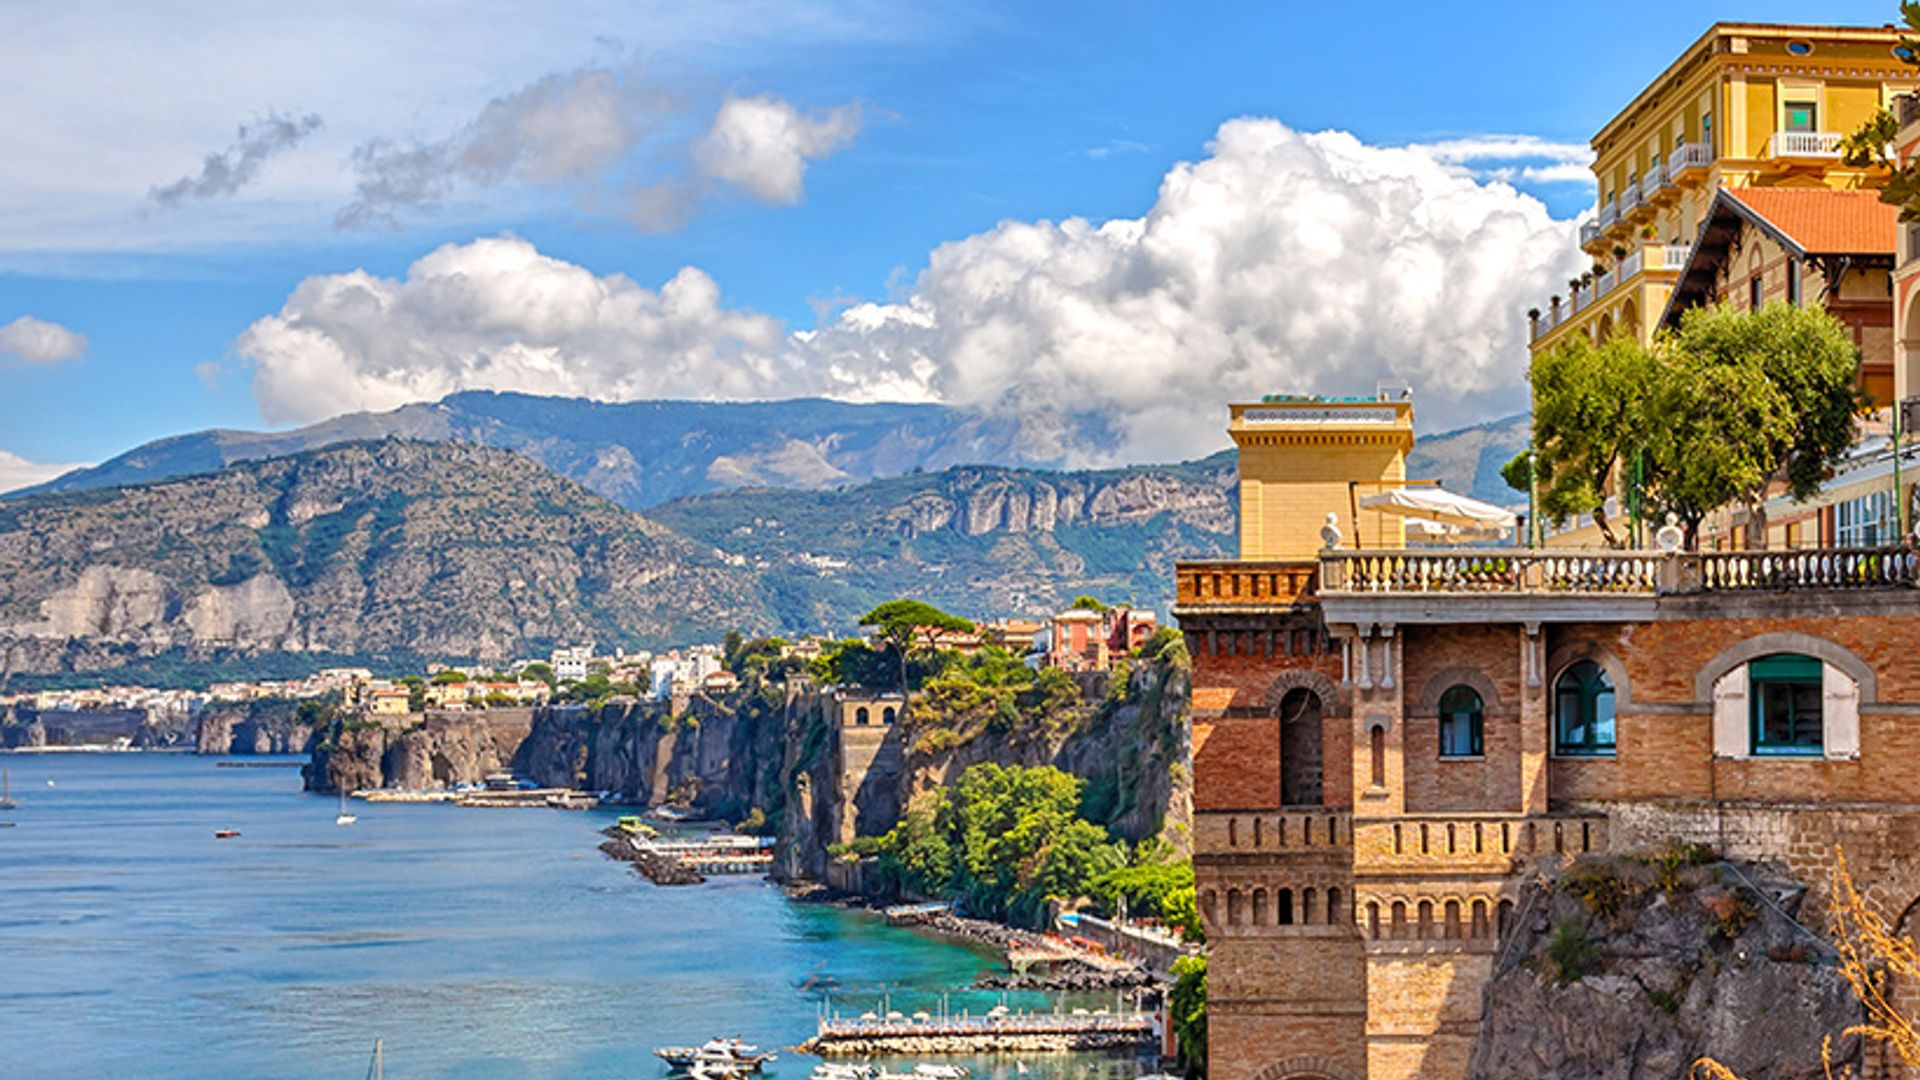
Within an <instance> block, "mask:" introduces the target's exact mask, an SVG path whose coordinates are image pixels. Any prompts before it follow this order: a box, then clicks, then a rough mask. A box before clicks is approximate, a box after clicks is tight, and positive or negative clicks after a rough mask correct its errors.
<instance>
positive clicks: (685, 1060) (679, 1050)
mask: <svg viewBox="0 0 1920 1080" xmlns="http://www.w3.org/2000/svg"><path fill="white" fill-rule="evenodd" d="M653 1054H654V1056H655V1057H657V1058H659V1059H660V1060H662V1061H664V1062H666V1063H667V1064H668V1065H669V1066H671V1067H672V1068H675V1069H683V1070H686V1071H687V1073H688V1074H689V1075H694V1076H696V1080H719V1078H723V1077H732V1076H740V1075H744V1074H746V1073H750V1072H759V1071H760V1066H762V1065H765V1064H766V1063H767V1062H769V1061H772V1060H773V1059H774V1055H772V1054H763V1053H761V1052H760V1048H759V1047H757V1046H749V1045H748V1044H746V1043H744V1042H741V1041H740V1040H739V1039H708V1040H707V1041H706V1042H704V1043H701V1044H700V1045H699V1046H662V1047H660V1048H658V1049H656V1050H655V1051H654V1052H653Z"/></svg>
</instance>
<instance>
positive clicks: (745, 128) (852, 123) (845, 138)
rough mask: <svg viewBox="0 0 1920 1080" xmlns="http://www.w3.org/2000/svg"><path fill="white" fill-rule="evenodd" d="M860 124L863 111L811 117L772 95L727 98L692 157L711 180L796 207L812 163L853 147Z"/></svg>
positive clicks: (853, 108) (847, 108) (842, 110)
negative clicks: (851, 145)
mask: <svg viewBox="0 0 1920 1080" xmlns="http://www.w3.org/2000/svg"><path fill="white" fill-rule="evenodd" d="M860 122H861V117H860V107H859V106H858V105H842V106H840V107H839V108H837V109H830V110H828V111H826V112H823V113H819V114H816V115H812V116H809V115H807V114H805V113H802V112H801V111H800V110H799V109H796V108H794V107H793V106H792V105H790V104H788V103H787V102H785V101H782V100H780V99H779V98H777V97H773V96H772V95H768V94H762V95H760V96H758V97H748V98H728V99H727V100H726V101H725V102H723V103H722V104H721V106H720V111H719V113H718V114H716V115H715V116H714V118H713V127H712V128H711V129H709V130H708V132H707V133H706V135H705V136H704V137H702V138H701V140H700V142H699V145H697V146H696V147H694V152H693V156H694V160H695V161H696V162H697V163H698V164H699V166H700V171H701V172H704V173H705V174H707V175H708V176H711V177H713V178H715V179H717V180H724V181H726V182H727V183H729V184H732V185H733V186H735V187H737V188H739V189H740V190H742V191H744V192H746V193H747V194H749V195H752V196H753V197H754V198H756V199H759V200H761V201H762V202H770V203H785V204H788V205H791V204H793V203H797V202H799V201H800V195H801V185H802V184H803V182H804V181H805V180H806V176H807V162H809V161H814V160H817V159H819V158H823V157H826V156H827V155H829V154H831V153H833V152H834V151H836V150H839V149H840V148H842V147H844V146H846V145H847V144H848V143H850V142H852V141H853V138H854V136H855V135H858V134H859V133H860Z"/></svg>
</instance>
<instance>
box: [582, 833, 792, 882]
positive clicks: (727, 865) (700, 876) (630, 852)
mask: <svg viewBox="0 0 1920 1080" xmlns="http://www.w3.org/2000/svg"><path fill="white" fill-rule="evenodd" d="M605 835H607V836H608V837H609V841H608V842H607V843H605V844H602V845H601V850H602V851H605V852H606V853H607V854H608V855H611V856H613V857H614V858H616V859H626V860H628V861H630V862H632V863H634V864H635V865H636V866H638V867H639V868H640V872H641V873H643V874H645V875H647V877H649V878H651V879H652V880H653V882H654V884H656V885H697V884H699V883H700V882H702V881H705V880H706V878H707V877H708V876H709V875H717V874H765V873H767V872H768V871H769V870H771V869H773V839H772V838H771V837H761V836H732V835H722V836H710V837H704V838H702V839H697V840H661V839H656V838H654V837H650V836H646V835H643V834H640V833H636V832H630V831H627V830H624V829H621V828H619V827H618V826H615V827H614V828H612V829H608V830H605Z"/></svg>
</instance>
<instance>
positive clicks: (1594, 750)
mask: <svg viewBox="0 0 1920 1080" xmlns="http://www.w3.org/2000/svg"><path fill="white" fill-rule="evenodd" d="M1553 749H1554V752H1555V753H1557V754H1564V755H1569V756H1587V757H1611V756H1612V755H1613V682H1612V681H1611V680H1609V679H1608V678H1607V673H1606V671H1605V670H1604V669H1602V668H1601V667H1600V665H1599V664H1596V663H1594V662H1593V661H1591V660H1582V661H1580V662H1579V663H1577V664H1574V665H1573V666H1571V667H1569V668H1567V670H1565V671H1563V672H1561V673H1560V678H1559V679H1558V680H1556V681H1555V682H1554V684H1553Z"/></svg>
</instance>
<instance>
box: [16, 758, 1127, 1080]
mask: <svg viewBox="0 0 1920 1080" xmlns="http://www.w3.org/2000/svg"><path fill="white" fill-rule="evenodd" d="M293 760H294V759H273V758H235V759H220V758H210V757H197V756H193V755H187V754H173V753H137V752H136V753H65V754H6V755H0V762H4V763H5V765H6V766H7V770H8V772H9V774H10V778H11V784H12V791H13V795H14V798H15V799H16V801H17V802H18V804H19V806H18V809H16V810H14V811H12V812H0V822H6V821H10V822H12V823H13V825H12V826H11V827H0V1077H8V1078H13V1077H25V1078H42V1077H45V1078H63V1077H73V1078H86V1080H101V1078H105V1077H140V1078H145V1077H181V1078H189V1077H191V1078H194V1080H219V1078H229V1077H231V1078H248V1080H255V1078H277V1077H289V1078H291V1077H301V1078H306V1077H338V1078H359V1077H364V1076H368V1075H369V1065H370V1063H371V1060H372V1053H373V1047H374V1042H375V1040H376V1039H378V1040H380V1041H381V1045H382V1048H383V1052H382V1058H383V1071H384V1075H385V1076H386V1077H388V1078H392V1080H411V1078H420V1077H460V1078H479V1080H485V1078H496V1077H497V1078H514V1080H521V1078H526V1080H533V1078H548V1077H552V1078H566V1080H598V1078H650V1080H658V1078H662V1077H664V1076H665V1075H666V1071H665V1068H664V1067H663V1065H662V1064H661V1063H660V1062H659V1060H658V1059H656V1058H655V1057H654V1055H653V1050H654V1048H655V1047H658V1046H661V1045H669V1044H692V1043H698V1042H701V1041H704V1040H706V1039H708V1038H711V1037H715V1036H729V1037H731V1036H738V1037H740V1038H743V1039H745V1040H746V1041H748V1042H750V1043H755V1044H758V1045H759V1046H761V1047H762V1048H764V1049H772V1050H775V1051H777V1052H778V1053H779V1054H780V1057H779V1059H778V1060H777V1061H776V1062H774V1063H773V1064H772V1065H770V1066H769V1067H768V1073H769V1075H772V1076H774V1077H785V1078H803V1077H805V1076H807V1074H808V1073H809V1072H810V1070H811V1068H812V1066H813V1065H814V1064H815V1062H816V1059H812V1058H806V1057H802V1056H800V1055H798V1054H795V1053H793V1052H791V1051H790V1050H788V1049H787V1048H788V1047H790V1046H792V1045H793V1044H796V1043H798V1042H800V1041H801V1040H802V1039H804V1038H806V1037H807V1036H809V1035H811V1034H812V1033H813V1031H814V1029H815V1025H816V1023H817V1020H818V1017H819V1016H820V1015H821V1014H822V1011H823V1010H826V1011H835V1012H838V1013H840V1014H842V1015H859V1014H860V1013H863V1012H866V1011H869V1010H873V1011H879V1010H882V1009H885V1008H891V1009H893V1010H896V1011H900V1012H903V1013H906V1014H908V1015H911V1014H912V1013H914V1012H917V1011H922V1010H925V1011H927V1012H932V1013H937V1012H938V1011H939V1010H941V1009H943V1008H945V1009H950V1010H952V1011H954V1012H959V1011H961V1010H968V1011H972V1012H975V1013H979V1012H982V1011H985V1010H987V1009H989V1008H992V1007H993V1006H994V1005H996V1004H1001V1003H1005V1004H1007V1005H1008V1006H1009V1007H1011V1008H1015V1009H1023V1008H1024V1009H1046V1008H1052V1007H1065V1008H1071V1007H1075V1006H1079V1007H1089V1006H1090V1005H1093V1004H1094V1003H1091V1002H1087V1001H1084V1000H1083V1001H1067V1002H1064V1003H1061V1002H1056V1001H1054V1000H1052V999H1050V998H1048V997H1047V996H1045V995H1041V994H1037V993H1016V994H1008V995H1003V994H1000V993H997V992H988V991H975V990H971V989H969V988H968V987H969V984H970V983H971V982H972V981H973V979H974V978H975V976H976V975H977V974H978V973H980V972H981V971H983V970H986V969H990V968H993V967H995V966H996V965H997V964H998V963H999V957H998V956H997V955H996V954H994V953H993V952H992V951H990V950H987V949H984V948H980V947H976V946H974V945H971V944H968V943H964V942H956V941H953V940H949V939H944V938H938V937H934V936H931V935H928V934H925V933H922V932H920V931H916V930H910V929H901V928H896V927H890V926H887V925H886V924H885V922H884V921H883V920H881V919H880V918H879V917H877V916H875V915H873V914H870V913H865V912H852V911H845V910H841V909H838V908H833V907H829V906H824V905H819V904H808V903H799V902H795V901H793V900H791V899H789V898H788V897H787V896H786V895H785V894H784V893H783V892H782V891H781V890H780V889H779V888H777V887H775V886H774V885H772V884H771V883H768V882H766V881H762V880H758V879H749V878H733V879H722V880H717V881H714V882H711V883H709V884H706V885H700V886H684V887H675V888H662V887H658V886H655V885H653V884H651V883H649V882H648V881H646V880H645V879H644V878H642V877H640V876H639V875H637V874H635V873H634V872H633V870H632V869H631V867H629V866H628V865H627V864H625V863H619V862H614V861H612V860H609V859H607V858H606V857H604V856H602V855H601V854H600V853H599V851H597V850H596V845H597V844H598V843H599V842H600V839H601V837H600V836H599V834H598V830H600V829H602V828H604V827H606V826H607V825H608V824H610V823H611V822H612V819H613V817H614V816H615V812H612V811H605V812H602V811H585V812H582V811H563V810H545V809H524V810H504V809H461V808H456V807H453V806H449V805H445V804H378V803H374V804H369V803H358V802H356V803H353V804H351V805H352V806H353V808H354V811H355V812H356V813H357V814H358V815H359V822H358V823H357V824H354V825H352V826H347V827H342V826H338V825H336V824H335V823H334V814H335V810H336V807H335V802H334V800H333V799H331V798H327V797H323V796H317V795H311V794H307V793H304V792H302V791H301V783H300V775H299V771H298V769H296V768H291V767H267V768H258V767H248V768H234V767H222V762H223V761H225V762H227V763H229V764H237V763H241V762H244V763H246V764H248V765H261V764H280V765H290V764H292V762H293ZM225 829H233V830H238V831H239V833H240V835H239V836H238V837H235V838H232V839H216V838H215V837H214V832H215V831H216V830H225ZM1106 1004H1108V1005H1109V1007H1111V1005H1112V1004H1113V1003H1112V1002H1107V1003H1106ZM960 1063H963V1064H967V1065H969V1066H971V1067H972V1068H973V1069H974V1072H975V1076H976V1077H989V1078H996V1080H1010V1078H1017V1080H1046V1078H1050V1077H1076V1078H1088V1080H1129V1078H1132V1077H1135V1076H1137V1075H1139V1074H1140V1073H1142V1072H1143V1071H1145V1070H1146V1068H1147V1065H1148V1063H1146V1062H1142V1061H1138V1060H1134V1059H1131V1058H1126V1057H1108V1056H1102V1055H1074V1056H1065V1057H1047V1056H1034V1057H1031V1058H1027V1059H1019V1060H1016V1059H1014V1058H1011V1057H995V1058H981V1059H973V1060H965V1059H961V1061H960ZM896 1064H897V1065H899V1066H901V1067H905V1066H906V1065H908V1064H910V1063H906V1062H901V1063H896Z"/></svg>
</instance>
